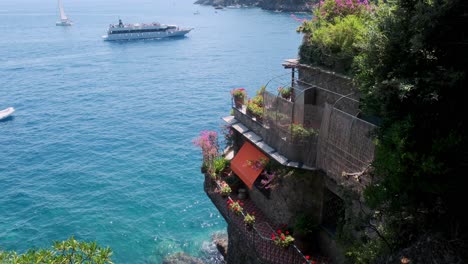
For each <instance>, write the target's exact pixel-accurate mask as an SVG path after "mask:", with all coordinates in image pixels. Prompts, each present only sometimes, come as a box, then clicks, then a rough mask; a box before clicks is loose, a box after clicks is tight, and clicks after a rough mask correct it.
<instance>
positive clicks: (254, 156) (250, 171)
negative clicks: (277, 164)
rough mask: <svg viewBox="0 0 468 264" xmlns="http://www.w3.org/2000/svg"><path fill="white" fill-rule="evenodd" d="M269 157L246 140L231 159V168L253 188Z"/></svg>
mask: <svg viewBox="0 0 468 264" xmlns="http://www.w3.org/2000/svg"><path fill="white" fill-rule="evenodd" d="M268 160H269V159H268V157H267V156H266V155H265V154H263V152H262V151H260V150H259V149H257V147H255V146H254V145H252V144H251V143H250V142H247V141H246V142H245V143H244V145H243V146H242V147H241V149H240V150H239V152H238V153H237V155H236V156H235V157H234V158H233V159H232V161H231V169H232V170H233V171H234V173H235V174H237V176H239V178H241V180H242V181H243V182H244V183H245V184H246V185H247V187H249V188H250V189H252V185H253V183H254V182H255V180H256V179H257V177H258V175H260V173H261V172H262V170H263V168H264V167H265V164H266V162H268Z"/></svg>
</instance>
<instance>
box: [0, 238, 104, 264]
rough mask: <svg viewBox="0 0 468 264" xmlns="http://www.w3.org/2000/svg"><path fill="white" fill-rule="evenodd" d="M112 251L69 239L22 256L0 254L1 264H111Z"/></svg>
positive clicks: (91, 243) (92, 243) (7, 253)
mask: <svg viewBox="0 0 468 264" xmlns="http://www.w3.org/2000/svg"><path fill="white" fill-rule="evenodd" d="M111 255H112V250H111V249H110V248H101V247H100V246H98V245H97V243H96V242H80V241H77V240H75V238H74V237H71V238H69V239H67V240H65V241H60V242H59V241H56V242H54V243H53V246H52V249H40V250H35V249H30V250H28V251H27V252H26V253H24V254H20V255H18V254H17V253H16V252H14V251H10V252H0V263H2V264H31V263H37V264H43V263H44V264H46V263H47V264H49V263H50V264H72V263H89V264H94V263H95V264H104V263H108V264H111V263H113V262H112V260H111V258H110V257H111Z"/></svg>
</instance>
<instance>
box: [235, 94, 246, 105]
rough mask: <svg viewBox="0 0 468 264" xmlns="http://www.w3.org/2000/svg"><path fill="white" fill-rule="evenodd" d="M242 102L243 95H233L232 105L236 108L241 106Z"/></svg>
mask: <svg viewBox="0 0 468 264" xmlns="http://www.w3.org/2000/svg"><path fill="white" fill-rule="evenodd" d="M243 104H244V97H239V96H235V97H234V105H235V106H236V108H242V105H243Z"/></svg>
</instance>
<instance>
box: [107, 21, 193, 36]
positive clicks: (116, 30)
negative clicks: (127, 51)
mask: <svg viewBox="0 0 468 264" xmlns="http://www.w3.org/2000/svg"><path fill="white" fill-rule="evenodd" d="M192 29H193V28H179V27H178V26H175V25H165V24H159V23H155V22H154V23H151V24H124V23H122V20H121V19H119V24H116V25H112V24H111V25H110V26H109V29H108V30H107V35H105V36H102V38H103V39H104V40H129V39H156V38H168V37H182V36H184V35H185V34H187V33H189V32H190V31H191V30H192Z"/></svg>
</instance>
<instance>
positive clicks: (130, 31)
mask: <svg viewBox="0 0 468 264" xmlns="http://www.w3.org/2000/svg"><path fill="white" fill-rule="evenodd" d="M170 28H172V27H167V28H158V29H156V28H153V29H132V30H111V31H110V32H109V34H127V33H146V32H161V31H166V30H168V29H170Z"/></svg>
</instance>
